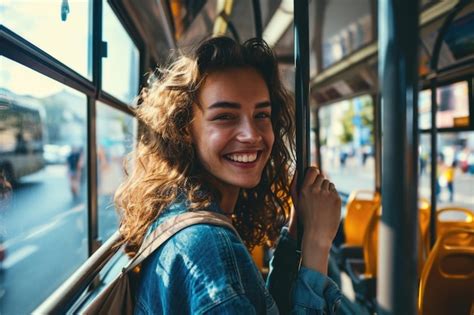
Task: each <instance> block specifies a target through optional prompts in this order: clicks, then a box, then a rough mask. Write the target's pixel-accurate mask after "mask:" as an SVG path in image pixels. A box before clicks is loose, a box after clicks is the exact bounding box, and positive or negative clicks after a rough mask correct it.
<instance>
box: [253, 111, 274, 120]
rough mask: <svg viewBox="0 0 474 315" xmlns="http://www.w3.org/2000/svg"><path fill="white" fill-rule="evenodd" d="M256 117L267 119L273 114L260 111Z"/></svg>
mask: <svg viewBox="0 0 474 315" xmlns="http://www.w3.org/2000/svg"><path fill="white" fill-rule="evenodd" d="M255 117H256V118H258V119H267V118H271V115H270V114H269V113H265V112H261V113H258V114H257V115H256V116H255Z"/></svg>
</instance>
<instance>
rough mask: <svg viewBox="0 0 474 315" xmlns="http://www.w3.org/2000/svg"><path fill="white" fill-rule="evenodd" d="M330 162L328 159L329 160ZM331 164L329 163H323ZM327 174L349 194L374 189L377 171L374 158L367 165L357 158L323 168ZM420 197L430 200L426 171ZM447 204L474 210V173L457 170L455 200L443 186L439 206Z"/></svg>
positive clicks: (420, 181) (420, 182) (421, 180)
mask: <svg viewBox="0 0 474 315" xmlns="http://www.w3.org/2000/svg"><path fill="white" fill-rule="evenodd" d="M327 162H328V161H327ZM325 165H330V164H329V163H326V164H323V167H324V166H325ZM323 170H324V172H325V174H327V175H328V176H329V178H330V179H331V180H332V181H333V182H334V184H335V185H336V188H337V189H338V191H339V192H341V193H342V194H344V195H349V194H350V193H351V192H352V191H354V190H372V191H373V190H374V189H375V171H374V166H373V160H368V161H367V163H366V165H365V166H362V165H360V164H359V163H358V161H356V160H355V159H353V160H349V161H348V163H347V165H346V167H345V168H341V167H339V166H337V167H332V168H331V169H330V170H326V168H323ZM419 187H420V189H419V197H423V198H426V199H428V200H430V198H431V197H430V194H431V189H430V175H429V173H424V174H423V175H422V176H421V177H420V179H419ZM446 206H457V207H464V208H468V209H471V210H472V211H474V175H472V174H466V173H462V172H461V171H460V170H459V169H457V170H456V174H455V177H454V200H453V202H449V194H448V189H447V187H441V194H440V201H439V202H438V208H441V207H446Z"/></svg>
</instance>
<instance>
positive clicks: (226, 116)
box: [214, 114, 234, 120]
mask: <svg viewBox="0 0 474 315" xmlns="http://www.w3.org/2000/svg"><path fill="white" fill-rule="evenodd" d="M232 119H234V116H233V115H231V114H221V115H217V116H216V117H214V120H232Z"/></svg>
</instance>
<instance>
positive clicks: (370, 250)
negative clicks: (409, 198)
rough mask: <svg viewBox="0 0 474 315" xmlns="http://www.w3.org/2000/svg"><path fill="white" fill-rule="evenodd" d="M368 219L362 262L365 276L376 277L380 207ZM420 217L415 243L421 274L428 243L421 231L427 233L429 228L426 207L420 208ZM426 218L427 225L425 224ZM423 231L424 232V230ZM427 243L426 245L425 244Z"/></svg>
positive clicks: (419, 272)
mask: <svg viewBox="0 0 474 315" xmlns="http://www.w3.org/2000/svg"><path fill="white" fill-rule="evenodd" d="M379 209H380V210H379V211H377V212H376V213H375V214H374V215H373V216H372V218H371V219H370V221H369V224H368V226H367V230H366V233H365V235H364V242H363V253H364V263H365V273H364V275H365V277H377V257H378V235H379V234H378V231H379V222H380V218H381V215H382V210H381V207H380V208H379ZM419 211H420V217H424V218H423V219H421V218H420V220H419V221H418V234H417V243H418V246H417V248H418V250H417V252H418V253H417V255H418V274H421V271H422V269H423V266H424V264H425V261H426V258H427V256H428V248H429V247H428V246H429V243H428V244H426V243H425V239H424V237H425V236H424V235H423V233H427V232H426V231H428V230H429V210H427V209H426V208H420V209H419ZM425 216H427V218H426V217H425ZM426 220H428V226H427V225H426V224H427V223H426ZM424 231H425V232H424ZM426 245H427V246H426Z"/></svg>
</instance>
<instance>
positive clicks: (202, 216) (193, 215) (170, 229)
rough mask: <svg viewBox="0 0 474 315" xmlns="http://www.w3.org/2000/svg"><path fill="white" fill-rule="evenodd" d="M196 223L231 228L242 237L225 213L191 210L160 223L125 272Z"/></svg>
mask: <svg viewBox="0 0 474 315" xmlns="http://www.w3.org/2000/svg"><path fill="white" fill-rule="evenodd" d="M195 224H211V225H218V226H223V227H227V228H229V229H231V230H232V231H234V233H235V234H236V235H237V236H238V237H239V238H240V236H239V233H238V232H237V230H235V228H234V226H233V225H232V221H231V220H230V219H229V218H228V217H226V216H225V215H223V214H220V213H216V212H211V211H192V212H191V211H190V212H185V213H182V214H178V215H176V216H174V217H172V218H170V219H168V220H166V221H165V222H163V223H162V224H160V225H159V226H158V227H157V228H156V229H155V230H154V231H153V232H152V233H151V234H150V235H148V236H147V237H145V239H144V240H143V243H142V246H141V247H140V250H139V251H138V253H137V254H136V255H135V257H133V259H132V260H131V261H130V262H129V263H128V265H127V266H126V267H125V268H124V269H123V273H126V272H128V271H129V270H132V269H133V268H135V267H136V266H138V265H139V264H140V263H142V262H143V260H145V259H146V258H147V257H148V256H149V255H151V254H152V253H153V252H154V251H155V250H156V249H158V248H159V247H160V246H161V245H162V244H163V243H165V242H166V241H167V240H168V239H170V238H171V237H172V236H173V235H175V234H176V233H178V232H179V231H181V230H183V229H185V228H187V227H188V226H191V225H195Z"/></svg>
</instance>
